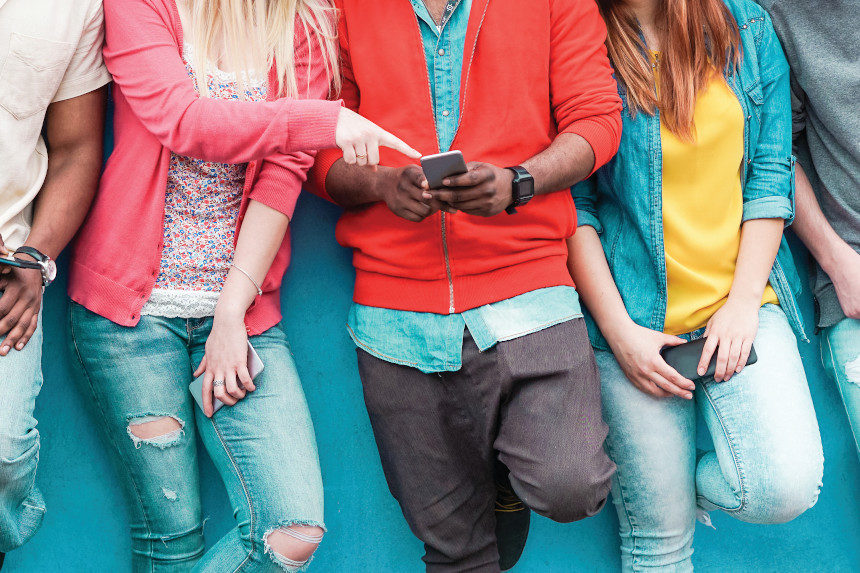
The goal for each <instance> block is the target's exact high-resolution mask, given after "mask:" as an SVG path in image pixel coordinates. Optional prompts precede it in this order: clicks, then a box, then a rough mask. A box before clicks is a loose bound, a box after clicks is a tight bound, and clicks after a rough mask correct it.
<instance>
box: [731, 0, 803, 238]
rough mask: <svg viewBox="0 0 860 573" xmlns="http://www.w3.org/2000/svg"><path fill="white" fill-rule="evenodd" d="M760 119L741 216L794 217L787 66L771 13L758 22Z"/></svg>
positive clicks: (745, 219) (788, 222)
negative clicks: (759, 30)
mask: <svg viewBox="0 0 860 573" xmlns="http://www.w3.org/2000/svg"><path fill="white" fill-rule="evenodd" d="M761 26H762V34H761V39H760V40H759V42H758V44H759V45H758V59H759V70H760V73H761V89H762V103H761V123H760V125H759V137H758V144H757V146H756V148H755V149H754V150H753V151H752V152H751V156H750V157H749V158H748V159H749V162H748V165H747V171H748V172H747V179H746V185H745V187H744V209H743V220H744V221H748V220H750V219H785V221H786V224H787V225H788V224H791V221H792V220H793V219H794V156H793V155H792V109H791V90H790V87H789V68H788V62H787V61H786V59H785V54H784V53H783V51H782V46H781V45H780V43H779V40H778V39H777V36H776V32H775V31H774V29H773V24H772V23H771V20H770V17H769V16H765V17H764V21H763V22H762V23H761Z"/></svg>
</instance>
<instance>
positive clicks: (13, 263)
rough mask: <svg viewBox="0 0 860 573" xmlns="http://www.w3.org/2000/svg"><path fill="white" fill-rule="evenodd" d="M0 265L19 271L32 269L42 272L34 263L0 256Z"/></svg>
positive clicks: (40, 267)
mask: <svg viewBox="0 0 860 573" xmlns="http://www.w3.org/2000/svg"><path fill="white" fill-rule="evenodd" d="M0 265H6V266H7V267H17V268H19V269H34V270H37V271H40V270H42V265H40V264H39V263H37V262H35V261H25V260H23V259H16V258H15V257H8V258H7V257H4V256H0Z"/></svg>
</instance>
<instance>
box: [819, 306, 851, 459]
mask: <svg viewBox="0 0 860 573" xmlns="http://www.w3.org/2000/svg"><path fill="white" fill-rule="evenodd" d="M821 334H822V336H821V358H822V361H823V362H824V367H825V368H826V369H827V372H828V374H830V376H831V378H833V379H834V380H835V381H836V384H837V386H838V387H839V393H840V394H841V395H842V401H843V402H844V403H845V409H846V410H847V411H848V421H849V422H850V423H851V428H852V430H853V432H854V443H855V445H856V446H857V451H858V453H860V320H856V319H853V318H844V319H842V320H841V321H839V322H837V323H836V324H834V325H833V326H829V327H827V328H825V329H824V330H823V331H822V333H821Z"/></svg>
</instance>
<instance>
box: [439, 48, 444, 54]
mask: <svg viewBox="0 0 860 573" xmlns="http://www.w3.org/2000/svg"><path fill="white" fill-rule="evenodd" d="M439 55H440V56H444V55H445V50H443V49H442V48H439Z"/></svg>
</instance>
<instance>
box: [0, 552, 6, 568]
mask: <svg viewBox="0 0 860 573" xmlns="http://www.w3.org/2000/svg"><path fill="white" fill-rule="evenodd" d="M4 561H6V554H5V553H3V552H2V551H0V569H3V562H4Z"/></svg>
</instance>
